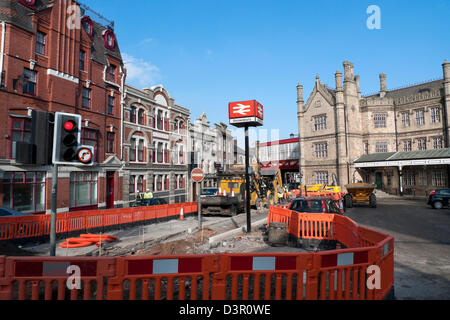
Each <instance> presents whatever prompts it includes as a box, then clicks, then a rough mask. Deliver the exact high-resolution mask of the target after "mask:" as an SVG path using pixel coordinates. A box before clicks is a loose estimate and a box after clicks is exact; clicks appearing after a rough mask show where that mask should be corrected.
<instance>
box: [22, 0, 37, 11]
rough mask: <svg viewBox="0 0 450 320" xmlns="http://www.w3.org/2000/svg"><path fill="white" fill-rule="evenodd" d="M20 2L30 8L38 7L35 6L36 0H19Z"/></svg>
mask: <svg viewBox="0 0 450 320" xmlns="http://www.w3.org/2000/svg"><path fill="white" fill-rule="evenodd" d="M19 2H20V3H21V4H23V5H24V6H26V7H28V8H30V9H33V10H34V9H36V7H35V6H34V5H35V3H36V0H19Z"/></svg>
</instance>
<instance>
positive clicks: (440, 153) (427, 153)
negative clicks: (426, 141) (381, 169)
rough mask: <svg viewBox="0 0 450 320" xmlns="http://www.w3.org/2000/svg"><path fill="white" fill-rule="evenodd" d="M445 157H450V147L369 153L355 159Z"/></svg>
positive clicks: (368, 160)
mask: <svg viewBox="0 0 450 320" xmlns="http://www.w3.org/2000/svg"><path fill="white" fill-rule="evenodd" d="M443 158H450V148H444V149H436V150H415V151H409V152H389V153H374V154H367V155H363V156H361V157H360V158H359V159H358V160H356V161H355V163H363V162H381V161H401V160H427V159H443Z"/></svg>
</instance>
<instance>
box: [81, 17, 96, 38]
mask: <svg viewBox="0 0 450 320" xmlns="http://www.w3.org/2000/svg"><path fill="white" fill-rule="evenodd" d="M81 24H82V25H83V28H84V30H85V31H86V33H87V34H88V35H89V37H90V38H91V39H92V38H93V36H94V23H93V22H92V20H91V18H90V17H89V16H85V17H83V18H82V19H81Z"/></svg>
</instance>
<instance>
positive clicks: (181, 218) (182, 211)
mask: <svg viewBox="0 0 450 320" xmlns="http://www.w3.org/2000/svg"><path fill="white" fill-rule="evenodd" d="M180 220H184V210H183V208H181V210H180Z"/></svg>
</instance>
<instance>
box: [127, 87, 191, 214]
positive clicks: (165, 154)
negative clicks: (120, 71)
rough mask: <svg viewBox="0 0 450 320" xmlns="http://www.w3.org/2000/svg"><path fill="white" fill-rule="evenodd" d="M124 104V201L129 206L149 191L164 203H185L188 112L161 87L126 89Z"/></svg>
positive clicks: (186, 196)
mask: <svg viewBox="0 0 450 320" xmlns="http://www.w3.org/2000/svg"><path fill="white" fill-rule="evenodd" d="M124 101H125V107H124V118H123V128H124V129H123V131H124V135H123V137H124V139H123V142H122V143H123V149H124V167H123V172H124V173H123V175H124V181H127V182H128V183H127V184H126V185H124V188H123V194H124V201H125V202H126V203H127V205H130V203H132V202H134V201H135V199H136V196H137V195H138V194H140V193H143V192H145V191H146V190H147V189H149V190H151V191H152V192H153V194H154V197H155V198H158V199H164V200H165V201H166V202H167V203H180V202H185V201H186V199H187V198H188V195H187V188H186V185H187V177H188V172H187V170H188V165H187V157H186V150H187V143H188V134H187V132H188V130H187V125H188V123H189V117H190V112H189V110H188V109H186V108H184V107H182V106H179V105H177V104H175V100H174V99H173V98H171V97H170V94H169V92H168V91H167V90H166V89H165V88H164V87H163V86H161V85H159V86H154V87H152V88H146V89H143V90H139V89H137V88H134V87H132V86H130V85H126V87H125V93H124Z"/></svg>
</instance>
